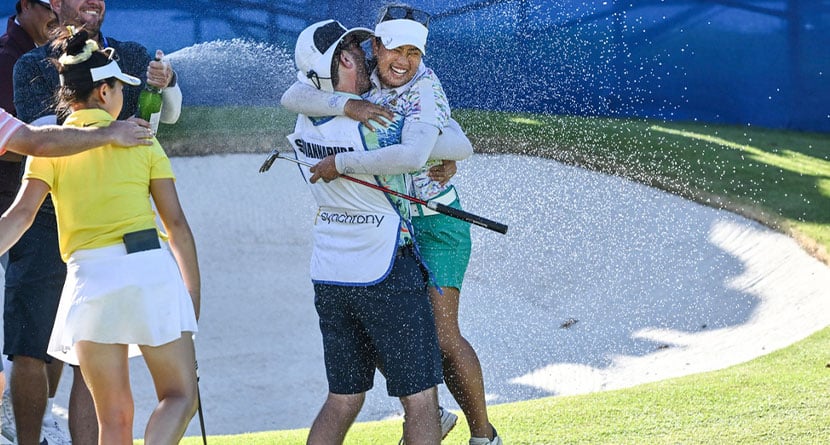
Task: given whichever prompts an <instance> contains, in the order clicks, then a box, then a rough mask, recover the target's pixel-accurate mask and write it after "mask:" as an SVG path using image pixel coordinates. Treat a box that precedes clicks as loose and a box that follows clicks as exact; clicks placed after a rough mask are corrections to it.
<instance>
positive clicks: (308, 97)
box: [280, 81, 395, 131]
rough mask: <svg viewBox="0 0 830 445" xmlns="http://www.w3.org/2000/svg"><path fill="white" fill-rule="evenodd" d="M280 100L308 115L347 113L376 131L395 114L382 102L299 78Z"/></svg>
mask: <svg viewBox="0 0 830 445" xmlns="http://www.w3.org/2000/svg"><path fill="white" fill-rule="evenodd" d="M280 104H281V105H282V106H283V107H284V108H285V109H286V110H289V111H293V112H295V113H298V114H304V115H306V116H313V117H323V116H347V117H349V118H351V119H354V120H356V121H358V122H360V123H362V124H363V125H365V126H366V127H368V128H369V129H371V130H373V131H374V130H377V127H376V126H377V125H383V122H384V121H390V120H392V119H394V117H395V115H394V113H392V112H391V111H390V110H387V109H386V108H384V107H382V106H380V105H375V104H373V103H371V102H369V101H366V100H361V99H352V98H349V97H346V96H343V95H341V94H334V93H329V92H327V91H323V90H318V89H317V88H314V87H312V86H311V85H308V84H305V83H303V82H299V81H297V82H294V84H293V85H291V87H290V88H288V89H287V90H286V91H285V92H284V93H282V97H281V98H280Z"/></svg>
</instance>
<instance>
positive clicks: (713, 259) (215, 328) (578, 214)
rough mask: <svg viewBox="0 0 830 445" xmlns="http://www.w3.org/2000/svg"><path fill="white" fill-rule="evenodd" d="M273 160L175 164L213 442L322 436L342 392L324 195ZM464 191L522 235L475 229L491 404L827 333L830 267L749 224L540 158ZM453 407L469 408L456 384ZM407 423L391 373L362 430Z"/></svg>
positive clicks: (647, 375) (628, 380) (670, 372)
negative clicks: (227, 437) (315, 289)
mask: <svg viewBox="0 0 830 445" xmlns="http://www.w3.org/2000/svg"><path fill="white" fill-rule="evenodd" d="M264 157H265V156H264V155H231V156H212V157H206V158H177V159H174V161H173V163H174V168H175V169H176V171H177V174H178V176H179V180H178V187H179V192H180V195H181V199H182V201H183V204H184V206H185V210H186V212H187V214H188V218H189V220H190V223H191V225H192V227H193V229H194V231H195V234H196V237H197V242H198V245H199V254H200V261H201V267H202V276H203V293H202V295H203V309H202V320H201V323H200V329H201V332H200V334H199V336H198V339H197V347H198V357H199V365H200V370H201V384H200V386H201V392H202V399H203V406H204V410H205V420H206V423H207V430H208V433H209V434H234V433H241V432H248V431H263V430H274V429H284V428H303V427H308V426H309V425H310V424H311V421H312V420H313V418H314V416H315V415H316V413H317V410H318V408H319V406H320V405H321V403H322V401H323V399H324V397H325V394H326V390H327V388H326V382H325V373H324V369H323V362H322V347H321V342H320V335H319V331H318V327H317V320H316V313H315V311H314V306H313V293H312V287H311V283H310V281H309V277H308V259H309V251H310V236H309V232H310V223H311V217H312V215H313V212H314V205H313V199H312V197H311V194H310V193H309V191H308V190H307V186H306V185H305V184H304V183H303V182H302V180H301V178H300V176H299V174H298V173H297V171H296V166H294V165H293V164H289V163H287V162H283V161H278V162H277V163H276V164H275V165H274V167H273V168H272V170H271V171H270V172H268V173H266V174H259V173H258V172H257V170H258V168H259V165H260V163H261V162H262V160H263V159H264ZM455 182H456V184H457V185H458V186H459V188H460V191H461V196H462V199H463V203H464V206H465V208H467V210H469V211H471V212H473V213H477V214H480V215H482V216H486V217H489V218H491V219H495V220H497V221H501V222H504V223H507V224H508V225H509V226H510V230H509V232H508V234H507V235H506V236H505V235H500V234H497V233H495V232H490V231H487V230H485V229H482V228H478V227H474V228H473V242H474V247H473V257H472V260H471V265H470V268H469V270H468V272H467V276H466V281H465V287H464V289H463V291H462V307H461V314H462V316H461V318H462V320H461V322H462V329H463V330H464V332H466V335H467V337H468V339H469V340H470V341H471V343H472V344H473V345H474V346H475V347H476V349H477V351H478V354H479V356H480V359H481V363H482V365H483V367H484V373H485V381H486V388H487V394H488V398H489V400H490V401H491V403H505V402H512V401H517V400H526V399H532V398H538V397H546V396H551V395H561V394H578V393H587V392H593V391H600V390H606V389H613V388H623V387H629V386H633V385H637V384H640V383H644V382H650V381H656V380H662V379H666V378H670V377H675V376H681V375H686V374H691V373H699V372H703V371H708V370H714V369H721V368H724V367H727V366H731V365H734V364H738V363H741V362H744V361H747V360H749V359H752V358H754V357H757V356H759V355H763V354H766V353H769V352H771V351H773V350H776V349H779V348H781V347H784V346H787V345H790V344H792V343H793V342H795V341H797V340H800V339H802V338H804V337H806V336H808V335H809V334H811V333H813V332H815V331H817V330H819V329H821V328H823V327H825V326H827V324H828V319H827V314H830V300H828V298H827V295H826V289H828V288H830V269H829V268H827V267H825V266H824V265H822V264H820V263H819V262H818V261H816V260H814V259H813V258H812V257H810V256H809V255H808V254H806V253H805V252H804V251H802V250H801V249H800V248H799V247H798V245H797V244H796V243H795V242H794V241H793V240H791V239H790V238H788V237H786V236H783V235H780V234H778V233H775V232H773V231H771V230H768V229H766V228H764V227H762V226H760V225H758V224H756V223H753V222H751V221H748V220H746V219H743V218H740V217H738V216H735V215H733V214H730V213H727V212H723V211H718V210H714V209H711V208H707V207H703V206H700V205H697V204H694V203H691V202H689V201H685V200H683V199H680V198H678V197H676V196H672V195H669V194H666V193H663V192H660V191H656V190H653V189H650V188H648V187H644V186H642V185H638V184H635V183H632V182H629V181H626V180H623V179H620V178H616V177H609V176H605V175H600V174H596V173H591V172H587V171H584V170H581V169H577V168H571V167H565V166H562V165H560V164H557V163H555V162H551V161H547V160H540V159H535V158H526V157H517V156H479V155H477V156H475V157H474V158H473V159H471V160H469V161H467V162H464V163H462V164H461V165H460V172H459V175H458V176H457V177H456V180H455ZM569 319H573V320H577V321H576V322H575V323H574V324H573V325H572V326H571V327H569V328H562V327H560V326H561V325H562V324H563V323H565V322H566V321H567V320H569ZM132 368H133V376H132V380H133V388H134V392H135V400H136V405H137V407H136V422H135V425H136V426H135V436H136V437H142V436H143V428H144V425H145V423H146V419H147V417H148V415H149V412H150V410H151V409H152V407H153V406H154V404H155V399H154V394H153V392H152V384H151V382H150V379H149V376H148V374H147V371H146V368H145V366H144V364H143V362H142V361H141V360H140V359H138V360H134V362H133V363H132ZM69 374H71V373H69V372H67V373H66V375H67V376H68V375H69ZM69 384H70V379H68V378H67V379H65V380H64V381H63V382H62V384H61V387H60V391H59V397H58V404H59V405H60V406H61V407H65V406H66V399H67V395H68V389H69ZM441 401H442V404H443V405H444V406H447V407H449V408H451V409H457V408H458V407H457V405H456V404H455V403H454V401H453V400H452V398H451V396H450V395H449V393H448V392H447V391H446V389H445V388H443V387H442V390H441ZM400 413H401V410H400V407H399V404H398V403H397V401H396V400H394V399H390V398H388V397H387V396H386V394H385V386H384V383H383V381H382V380H381V379H380V377H378V380H377V381H376V388H375V389H374V390H373V391H371V392H370V395H369V397H368V398H367V402H366V405H365V406H364V409H363V412H362V414H361V415H360V417H359V420H370V419H381V418H389V417H394V416H398V415H400ZM187 434H188V435H198V434H199V424H198V420H197V419H194V421H193V422H192V423H191V426H190V428H189V429H188V433H187Z"/></svg>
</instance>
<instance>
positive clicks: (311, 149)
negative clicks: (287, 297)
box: [287, 115, 401, 286]
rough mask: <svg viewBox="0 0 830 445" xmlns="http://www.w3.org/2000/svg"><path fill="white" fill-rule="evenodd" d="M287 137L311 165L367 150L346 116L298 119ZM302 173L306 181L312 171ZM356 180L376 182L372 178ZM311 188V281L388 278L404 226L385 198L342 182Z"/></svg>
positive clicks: (371, 281)
mask: <svg viewBox="0 0 830 445" xmlns="http://www.w3.org/2000/svg"><path fill="white" fill-rule="evenodd" d="M287 137H288V140H289V142H290V144H291V147H292V148H293V149H294V153H295V155H296V156H297V159H299V160H302V161H305V162H308V163H310V164H316V163H317V162H319V161H320V160H321V159H323V158H325V157H326V156H329V155H332V154H336V153H343V152H347V151H363V150H366V145H365V142H364V140H363V137H362V135H361V132H360V128H359V123H358V122H355V121H353V120H351V119H349V118H346V117H334V118H327V119H324V120H317V121H316V122H313V121H312V120H310V119H309V118H307V117H305V116H303V115H300V116H298V118H297V125H296V127H295V131H294V133H292V134H290V135H288V136H287ZM300 171H301V173H302V174H303V177H304V178H305V179H306V181H308V179H309V178H310V177H311V172H310V171H309V169H308V167H305V166H300ZM353 176H354V177H356V178H359V179H362V180H364V181H367V182H370V183H373V184H377V180H376V178H375V177H374V176H371V175H353ZM309 187H310V189H311V192H312V194H313V195H314V198H315V199H316V201H317V204H318V205H319V209H318V210H317V215H316V216H315V218H314V228H313V230H312V233H313V235H314V237H313V249H312V254H311V280H312V281H313V282H315V283H325V284H336V285H345V286H366V285H371V284H375V283H378V282H380V281H382V280H383V279H384V278H386V275H387V274H388V273H389V271H390V270H391V268H392V264H393V263H394V259H395V252H396V251H397V248H398V235H399V233H400V225H401V217H400V215H399V214H398V212H397V211H396V210H395V208H394V206H393V205H392V204H391V203H390V201H389V199H388V198H387V196H386V194H384V193H383V192H381V191H378V190H374V189H372V188H369V187H366V186H364V185H360V184H357V183H354V182H352V181H348V180H346V179H343V178H337V179H335V180H333V181H331V182H329V183H325V182H323V181H318V182H317V183H315V184H309Z"/></svg>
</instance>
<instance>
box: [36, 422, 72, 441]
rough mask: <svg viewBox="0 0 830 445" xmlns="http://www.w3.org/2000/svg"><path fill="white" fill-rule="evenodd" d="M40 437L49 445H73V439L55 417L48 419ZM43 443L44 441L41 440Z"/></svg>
mask: <svg viewBox="0 0 830 445" xmlns="http://www.w3.org/2000/svg"><path fill="white" fill-rule="evenodd" d="M40 437H41V438H42V439H43V440H44V441H45V442H46V443H47V444H48V445H72V439H70V438H69V435H68V434H66V432H65V431H64V430H63V428H61V426H60V425H59V424H58V421H57V420H55V419H51V420H48V421H47V422H46V423H44V424H43V427H42V428H41V429H40ZM41 443H43V442H41Z"/></svg>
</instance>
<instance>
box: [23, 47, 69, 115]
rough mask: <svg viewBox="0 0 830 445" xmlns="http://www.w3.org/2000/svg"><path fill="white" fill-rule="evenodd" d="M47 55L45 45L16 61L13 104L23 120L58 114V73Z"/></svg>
mask: <svg viewBox="0 0 830 445" xmlns="http://www.w3.org/2000/svg"><path fill="white" fill-rule="evenodd" d="M45 57H46V52H45V47H41V48H36V49H33V50H32V51H29V52H28V53H26V54H24V55H23V56H21V57H20V59H18V60H17V63H16V64H15V65H14V107H15V109H16V111H17V117H18V118H19V119H20V120H22V121H23V122H32V121H34V120H35V119H37V118H39V117H42V116H46V115H49V114H55V106H54V103H55V91H57V89H58V87H59V83H58V80H57V79H58V74H57V69H56V68H54V67H53V66H51V64H50V63H49V61H48V60H46V59H45ZM53 76H54V78H53Z"/></svg>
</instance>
